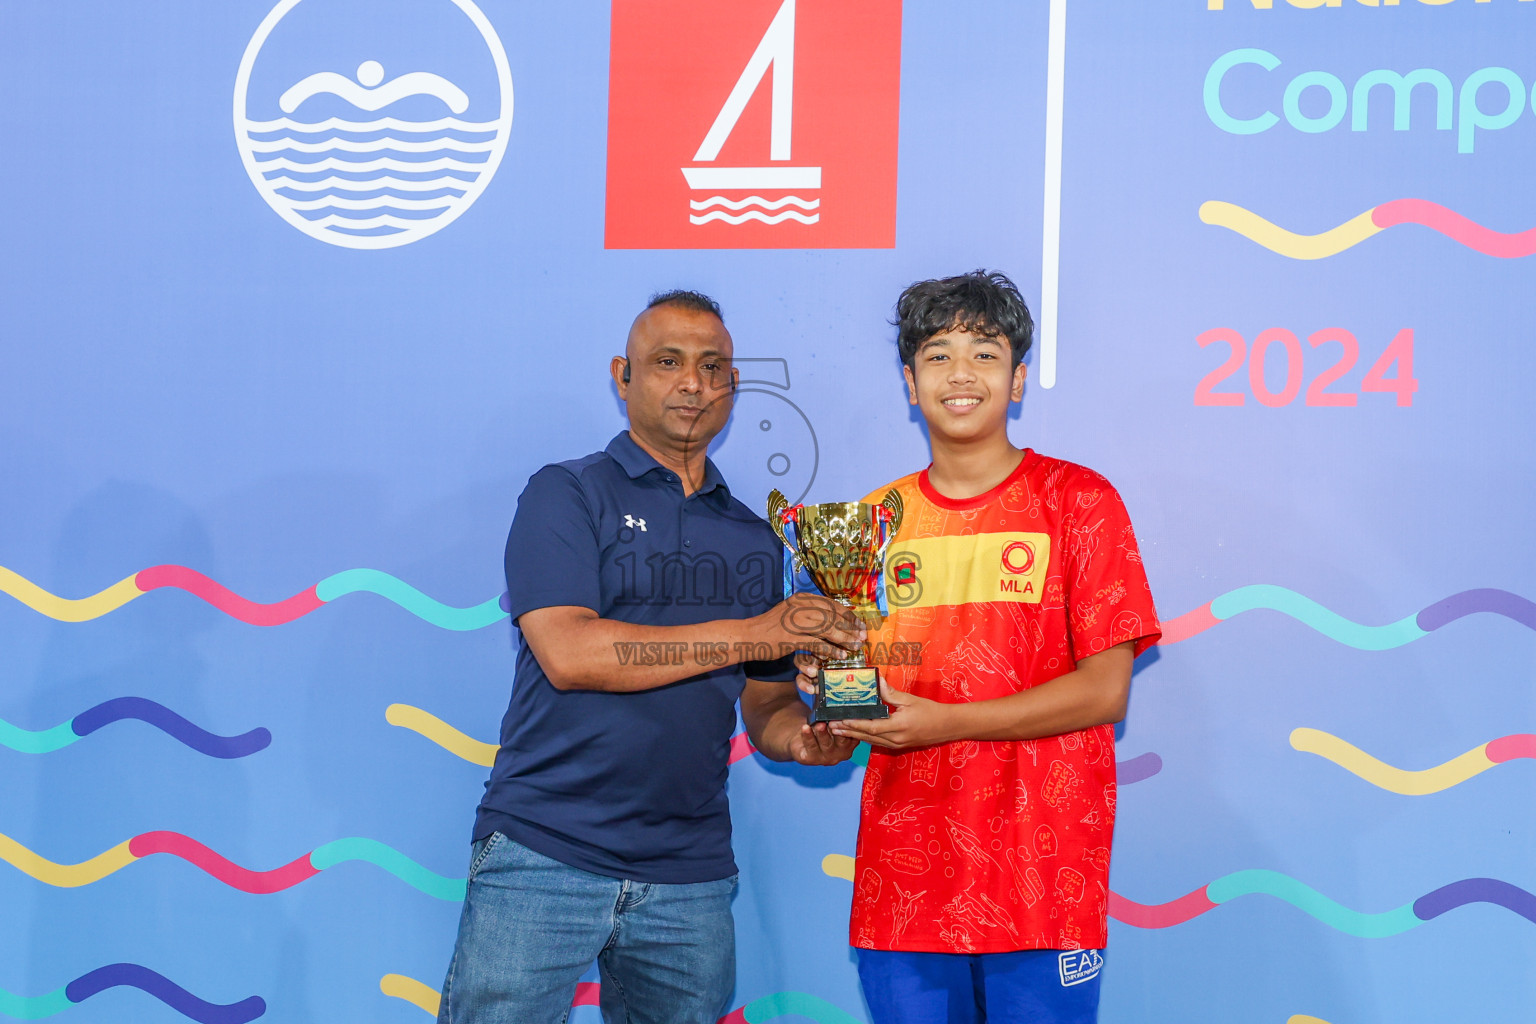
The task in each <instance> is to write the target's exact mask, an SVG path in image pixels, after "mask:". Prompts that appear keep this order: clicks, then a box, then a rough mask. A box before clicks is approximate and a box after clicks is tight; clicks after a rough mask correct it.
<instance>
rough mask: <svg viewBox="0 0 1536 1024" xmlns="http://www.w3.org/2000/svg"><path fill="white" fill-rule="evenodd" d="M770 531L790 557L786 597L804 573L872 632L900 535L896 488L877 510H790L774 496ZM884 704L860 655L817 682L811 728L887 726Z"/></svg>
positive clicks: (848, 504) (825, 671)
mask: <svg viewBox="0 0 1536 1024" xmlns="http://www.w3.org/2000/svg"><path fill="white" fill-rule="evenodd" d="M768 523H769V525H771V526H772V527H773V532H774V533H777V534H778V535H779V540H781V541H783V542H784V546H785V547H786V548H788V549H789V552H790V555H791V560H790V563H789V564H788V565H787V566H786V567H785V574H784V584H785V586H784V591H785V596H786V597H787V596H789V594H790V592H791V591H792V589H793V581H794V578H795V577H796V576H798V575H799V574H800V569H801V568H802V567H804V568H805V569H806V570H807V571H808V572H809V573H810V576H811V580H812V582H814V583H815V584H816V587H817V589H819V590H820V591H821V592H822V593H823V594H825V595H826V596H827V597H830V598H832V600H834V601H836V602H837V603H839V604H841V605H843V606H844V607H846V608H849V609H851V610H852V611H853V613H854V614H855V615H857V616H858V617H859V618H861V619H863V620H864V621H865V623H866V624H867V625H870V626H874V625H876V624H877V623H878V621H879V618H880V610H879V609H880V598H881V597H882V589H883V588H884V586H885V553H886V550H887V549H888V548H890V546H891V540H892V539H893V538H894V537H895V536H896V531H897V530H898V529H899V528H900V527H901V495H900V494H899V493H898V492H897V491H896V490H895V489H894V488H893V489H891V490H889V491H887V492H886V494H885V497H884V498H883V499H882V500H881V502H880V504H878V505H867V504H865V503H863V502H859V501H838V502H829V503H827V504H823V505H793V506H792V505H790V503H789V499H787V498H785V497H784V495H782V494H780V493H779V492H778V491H777V490H775V491H773V492H772V493H771V494H769V495H768ZM889 716H890V710H889V709H888V708H887V707H886V706H885V702H884V701H882V700H881V699H880V670H879V669H878V668H876V667H875V666H873V665H870V664H868V663H867V662H866V661H865V660H864V652H863V651H858V652H855V653H854V655H853V656H852V657H850V658H841V659H836V660H833V661H829V662H827V663H826V665H825V666H824V667H823V668H822V670H821V673H820V675H819V678H818V679H817V680H816V705H815V707H814V708H812V710H811V722H812V723H813V724H814V723H816V722H832V721H838V720H840V719H845V718H887V717H889Z"/></svg>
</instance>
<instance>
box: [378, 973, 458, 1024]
mask: <svg viewBox="0 0 1536 1024" xmlns="http://www.w3.org/2000/svg"><path fill="white" fill-rule="evenodd" d="M379 991H380V992H383V993H384V994H385V995H387V996H394V997H395V998H396V999H404V1000H405V1001H406V1002H408V1003H412V1004H414V1005H416V1006H419V1007H421V1008H422V1009H423V1010H426V1011H427V1012H428V1013H430V1014H431V1015H432V1016H434V1017H436V1016H437V1008H438V1004H439V1003H440V1002H441V1001H442V998H443V997H442V996H440V995H439V994H438V992H437V990H436V989H433V988H428V987H427V986H426V985H423V984H422V983H421V982H419V981H417V980H416V979H415V978H407V977H406V976H405V975H403V974H386V975H384V977H382V978H380V979H379Z"/></svg>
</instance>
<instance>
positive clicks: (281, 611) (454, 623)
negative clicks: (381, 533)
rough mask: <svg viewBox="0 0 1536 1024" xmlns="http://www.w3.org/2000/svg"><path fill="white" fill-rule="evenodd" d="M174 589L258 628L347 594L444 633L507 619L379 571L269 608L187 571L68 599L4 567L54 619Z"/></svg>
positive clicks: (27, 600) (346, 576) (154, 572)
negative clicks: (369, 598)
mask: <svg viewBox="0 0 1536 1024" xmlns="http://www.w3.org/2000/svg"><path fill="white" fill-rule="evenodd" d="M164 587H172V588H175V589H177V590H185V591H186V592H187V593H189V594H192V595H193V596H195V597H198V598H200V599H202V600H203V601H205V602H207V603H208V604H210V605H212V606H213V607H215V608H217V609H218V610H219V611H221V612H223V613H224V614H226V615H228V616H230V617H232V618H236V619H239V620H240V621H241V622H248V623H250V624H251V625H253V626H280V625H282V624H284V623H287V622H292V621H293V620H294V619H297V618H300V617H302V616H305V615H308V614H309V613H310V612H312V611H314V610H315V609H316V608H319V607H320V606H321V605H324V604H329V603H330V602H332V601H334V600H336V599H337V598H339V597H344V596H346V595H347V594H357V593H370V594H377V595H378V596H379V597H382V598H384V599H385V600H387V601H390V602H393V603H394V604H396V605H399V606H400V607H401V608H403V609H405V610H406V611H408V612H410V613H411V614H412V615H414V616H416V617H417V618H418V619H421V620H423V621H425V622H429V623H431V624H432V625H434V626H439V627H441V628H443V629H452V630H472V629H483V628H485V627H486V626H490V625H493V624H495V623H497V622H500V621H501V620H503V619H505V618H506V617H507V611H506V608H505V606H504V604H503V600H502V598H500V597H495V598H492V599H490V600H489V601H482V602H481V603H480V604H477V605H472V606H471V607H468V608H455V607H453V606H452V605H446V604H443V603H442V602H441V601H438V600H435V599H434V598H431V597H428V596H427V595H426V594H423V593H422V592H421V591H419V590H417V589H416V588H415V587H413V586H411V585H410V584H408V583H405V582H403V581H401V580H399V579H397V578H395V577H394V576H391V575H390V574H389V573H387V572H381V571H380V570H378V569H348V570H346V571H345V572H339V573H336V574H335V575H334V576H327V577H326V578H325V579H323V580H321V581H320V582H319V583H316V584H315V585H314V586H312V587H310V588H309V589H308V590H304V591H301V592H300V593H297V594H295V595H293V596H292V597H289V598H286V599H284V600H282V601H274V602H272V603H270V604H264V603H262V602H259V601H251V600H249V599H247V598H244V597H241V596H240V595H239V594H236V593H235V592H234V591H232V590H230V589H229V588H227V587H225V586H224V585H223V584H222V583H219V582H217V581H215V580H211V579H209V578H208V577H207V576H204V575H203V574H202V573H200V572H198V571H196V570H195V569H188V568H187V567H186V566H183V565H156V566H152V567H151V568H148V569H143V570H140V571H139V572H136V573H134V574H133V575H132V576H129V577H128V578H126V579H123V580H119V581H118V582H117V583H114V584H113V585H112V586H110V587H108V588H106V589H105V590H102V591H100V592H98V593H95V594H92V595H91V596H89V597H80V598H67V597H59V596H58V595H56V594H52V593H49V592H48V591H46V590H44V589H43V588H42V587H39V586H38V585H37V584H35V583H33V582H32V581H31V580H29V579H27V578H26V577H24V576H22V575H20V574H19V573H16V572H13V571H12V570H10V569H7V568H5V567H4V566H0V592H4V593H7V594H9V595H11V596H12V597H14V598H15V599H16V600H18V601H20V602H21V603H22V604H24V605H26V606H27V607H28V608H31V609H32V610H33V611H36V612H41V613H42V614H43V615H46V616H48V617H49V618H51V619H57V620H59V621H60V622H86V621H88V620H90V619H96V618H100V617H101V616H103V615H106V614H107V613H108V612H112V611H116V610H117V609H119V608H121V607H122V606H123V605H125V604H127V603H128V602H129V601H132V600H135V599H136V598H140V597H143V596H144V595H145V594H147V593H149V592H150V591H151V590H160V589H162V588H164Z"/></svg>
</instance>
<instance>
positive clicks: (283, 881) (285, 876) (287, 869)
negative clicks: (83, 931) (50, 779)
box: [0, 832, 464, 900]
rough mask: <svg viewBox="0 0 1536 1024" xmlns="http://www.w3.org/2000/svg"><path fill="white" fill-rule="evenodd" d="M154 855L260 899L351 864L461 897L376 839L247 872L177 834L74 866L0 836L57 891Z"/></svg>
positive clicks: (6, 854) (2, 852)
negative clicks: (177, 861) (368, 866)
mask: <svg viewBox="0 0 1536 1024" xmlns="http://www.w3.org/2000/svg"><path fill="white" fill-rule="evenodd" d="M157 853H165V854H170V855H171V856H173V857H179V858H181V859H182V860H184V861H186V862H187V863H189V864H191V865H193V866H194V867H196V868H198V869H200V870H201V871H203V872H204V873H205V874H208V875H211V876H213V877H214V878H215V879H217V880H218V881H220V882H223V883H224V884H225V885H227V886H229V887H231V888H233V889H239V890H240V891H242V892H249V893H257V894H262V895H265V894H268V893H274V892H281V891H282V890H284V889H290V888H292V887H293V886H295V885H298V884H299V883H300V882H303V881H306V880H308V879H310V878H313V877H314V876H315V875H317V874H319V873H320V872H322V871H325V870H326V869H327V868H333V867H335V866H337V865H338V864H344V863H346V862H348V861H354V860H356V861H365V862H367V863H369V864H372V865H374V866H375V867H377V868H381V869H383V870H384V871H387V872H389V873H390V874H391V875H394V876H395V877H396V878H398V879H400V881H402V882H404V883H405V884H407V885H409V886H411V888H413V889H416V890H419V891H420V892H423V893H426V894H427V895H428V896H432V897H435V898H437V899H440V900H462V899H463V898H464V879H462V878H446V877H444V876H442V875H439V874H437V873H435V872H433V871H429V870H428V869H426V868H424V867H422V866H421V865H420V864H417V863H416V862H415V861H413V860H411V859H410V858H409V857H407V856H406V855H405V854H403V853H401V852H400V851H399V850H396V849H395V848H394V847H392V846H388V845H386V844H384V843H381V842H379V841H378V840H376V839H358V838H350V839H337V840H335V841H333V842H329V843H326V844H325V845H324V846H321V847H319V848H318V849H316V850H314V851H312V852H310V853H307V854H305V855H304V856H302V857H299V858H297V859H295V860H292V861H290V862H289V863H287V864H284V865H282V866H281V867H277V868H272V869H270V870H267V871H252V870H250V869H249V868H245V867H241V866H240V865H239V864H236V863H234V862H233V861H231V860H229V859H228V858H226V857H224V856H223V855H221V854H219V853H216V852H214V851H213V850H210V849H209V848H208V847H206V846H204V845H203V844H202V843H200V842H198V841H197V840H196V839H193V838H191V837H190V836H185V835H182V834H181V833H180V832H145V833H144V834H142V835H137V836H134V837H133V838H132V839H129V840H127V841H125V842H121V843H118V844H117V845H116V846H114V847H112V848H111V849H110V850H107V851H105V852H103V853H99V854H97V855H96V856H94V857H92V858H91V859H90V860H86V861H82V862H80V863H79V864H58V863H55V862H54V861H51V860H48V859H47V858H45V857H42V856H39V855H38V854H36V853H34V852H32V851H31V850H29V849H27V848H26V847H25V846H23V845H21V844H20V843H18V842H17V841H16V840H14V839H12V838H11V837H10V836H7V835H0V860H4V861H6V862H7V863H9V864H10V865H11V866H12V867H14V868H16V869H17V870H18V871H21V872H22V873H23V874H27V875H31V876H32V877H33V878H35V879H37V880H38V881H39V882H43V883H45V884H47V885H52V886H58V887H61V888H74V887H77V886H82V885H90V884H91V883H93V882H99V881H101V879H103V878H105V877H107V876H108V875H110V874H113V873H114V872H117V871H121V870H122V869H123V868H125V867H127V866H128V865H129V864H132V863H133V862H134V861H137V860H143V859H144V858H145V857H151V856H154V855H155V854H157Z"/></svg>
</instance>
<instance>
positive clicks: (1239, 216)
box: [1200, 200, 1381, 260]
mask: <svg viewBox="0 0 1536 1024" xmlns="http://www.w3.org/2000/svg"><path fill="white" fill-rule="evenodd" d="M1371 213H1372V211H1371V210H1366V211H1365V212H1364V213H1362V214H1360V216H1358V217H1355V218H1354V219H1353V220H1347V221H1345V222H1344V223H1343V224H1340V225H1339V226H1338V227H1336V228H1329V229H1328V230H1327V231H1324V232H1322V233H1321V234H1317V235H1298V234H1296V233H1295V232H1294V231H1287V230H1285V228H1282V227H1280V226H1279V225H1277V224H1271V223H1270V222H1269V221H1267V220H1265V219H1264V218H1263V217H1260V216H1259V215H1258V214H1256V213H1252V212H1250V211H1248V210H1245V209H1243V208H1242V207H1241V206H1234V205H1233V204H1232V203H1223V202H1219V201H1217V200H1211V201H1209V202H1204V203H1201V204H1200V219H1201V220H1203V221H1205V223H1207V224H1214V225H1216V226H1217V227H1222V228H1227V229H1228V230H1230V231H1236V232H1237V233H1238V234H1240V235H1242V236H1243V237H1244V238H1246V239H1248V240H1249V241H1252V242H1257V243H1259V244H1260V245H1262V246H1263V247H1264V248H1266V249H1268V250H1270V251H1271V252H1277V253H1279V254H1280V255H1281V256H1289V257H1290V258H1291V259H1293V260H1320V259H1322V258H1323V257H1325V256H1334V255H1337V254H1338V253H1341V252H1343V251H1344V250H1345V249H1348V248H1349V247H1350V246H1352V245H1359V244H1360V243H1361V242H1363V241H1365V240H1366V239H1367V238H1370V237H1371V236H1372V235H1374V234H1377V233H1378V232H1380V231H1381V228H1379V227H1377V226H1376V224H1375V223H1374V222H1373V221H1372V220H1371Z"/></svg>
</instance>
